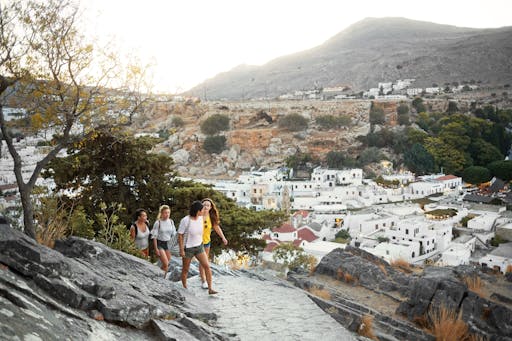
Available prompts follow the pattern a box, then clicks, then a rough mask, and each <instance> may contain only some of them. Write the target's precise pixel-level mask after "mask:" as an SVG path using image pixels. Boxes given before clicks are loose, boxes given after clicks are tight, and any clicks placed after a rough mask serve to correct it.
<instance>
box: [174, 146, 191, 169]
mask: <svg viewBox="0 0 512 341" xmlns="http://www.w3.org/2000/svg"><path fill="white" fill-rule="evenodd" d="M171 156H172V158H173V160H174V162H175V163H176V164H177V165H187V164H188V161H189V158H190V154H189V152H188V151H186V150H185V149H178V150H177V151H175V152H174V153H173V154H172V155H171Z"/></svg>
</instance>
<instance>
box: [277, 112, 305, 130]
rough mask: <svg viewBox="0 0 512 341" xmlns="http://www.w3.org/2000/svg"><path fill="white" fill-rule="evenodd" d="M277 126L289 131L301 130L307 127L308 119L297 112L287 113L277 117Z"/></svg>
mask: <svg viewBox="0 0 512 341" xmlns="http://www.w3.org/2000/svg"><path fill="white" fill-rule="evenodd" d="M279 127H280V128H282V129H288V130H290V131H302V130H305V129H306V128H307V127H308V120H307V118H305V117H304V116H302V115H299V114H288V115H286V116H283V117H281V118H280V119H279Z"/></svg>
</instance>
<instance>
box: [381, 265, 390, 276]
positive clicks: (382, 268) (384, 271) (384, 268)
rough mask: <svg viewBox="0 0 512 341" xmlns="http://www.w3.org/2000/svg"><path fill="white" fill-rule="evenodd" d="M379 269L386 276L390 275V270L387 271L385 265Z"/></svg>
mask: <svg viewBox="0 0 512 341" xmlns="http://www.w3.org/2000/svg"><path fill="white" fill-rule="evenodd" d="M379 269H380V271H382V272H383V273H384V275H386V276H387V275H388V270H386V267H385V266H384V264H379Z"/></svg>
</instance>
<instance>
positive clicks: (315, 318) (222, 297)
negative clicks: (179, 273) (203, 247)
mask: <svg viewBox="0 0 512 341" xmlns="http://www.w3.org/2000/svg"><path fill="white" fill-rule="evenodd" d="M188 284H189V285H188V286H189V290H191V291H192V292H193V293H194V294H195V295H197V296H198V297H201V296H206V297H207V300H208V303H210V304H211V305H212V306H213V308H214V311H215V313H216V314H217V315H218V320H217V324H218V326H219V327H220V328H221V329H222V331H223V332H225V333H230V334H231V333H235V334H237V335H238V337H239V339H240V340H259V341H262V340H265V341H266V340H280V341H283V340H318V339H319V338H321V339H322V341H328V340H343V341H345V340H347V341H350V340H356V337H355V336H354V334H352V333H350V332H349V331H347V330H346V329H344V328H343V327H342V326H341V325H339V324H338V323H337V322H336V321H335V320H334V319H332V318H331V317H330V316H329V315H328V314H326V313H325V312H324V311H322V310H321V309H320V308H319V307H318V306H317V305H316V304H315V303H313V302H312V301H311V300H310V299H309V298H308V297H307V295H306V294H305V293H304V292H303V291H301V290H299V289H297V288H295V287H292V286H290V285H289V284H287V283H285V282H282V283H280V282H274V281H271V280H264V279H258V278H249V277H246V276H244V275H242V276H238V277H237V276H226V275H214V289H215V290H217V291H219V294H217V295H214V296H208V294H207V290H205V289H201V288H200V281H199V279H198V278H197V277H192V278H189V280H188ZM248 288H250V289H248Z"/></svg>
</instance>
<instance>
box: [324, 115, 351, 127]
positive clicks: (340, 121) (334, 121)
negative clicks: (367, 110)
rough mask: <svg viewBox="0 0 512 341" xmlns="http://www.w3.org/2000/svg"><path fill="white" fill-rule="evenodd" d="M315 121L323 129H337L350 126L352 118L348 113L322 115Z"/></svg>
mask: <svg viewBox="0 0 512 341" xmlns="http://www.w3.org/2000/svg"><path fill="white" fill-rule="evenodd" d="M315 122H316V124H318V125H319V126H320V128H322V129H336V128H341V127H346V126H349V125H350V123H352V119H351V118H350V117H349V116H347V115H340V116H334V115H322V116H318V117H317V118H316V119H315Z"/></svg>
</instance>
